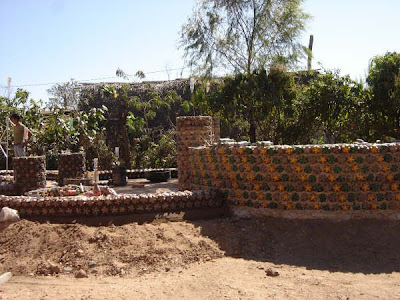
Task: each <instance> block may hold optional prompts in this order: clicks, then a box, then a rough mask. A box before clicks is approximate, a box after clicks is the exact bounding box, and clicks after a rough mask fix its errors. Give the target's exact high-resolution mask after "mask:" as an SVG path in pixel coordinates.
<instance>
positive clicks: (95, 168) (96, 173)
mask: <svg viewBox="0 0 400 300" xmlns="http://www.w3.org/2000/svg"><path fill="white" fill-rule="evenodd" d="M98 165H99V159H98V158H95V159H93V171H94V172H93V177H94V178H93V181H94V183H95V184H98V183H99V171H98Z"/></svg>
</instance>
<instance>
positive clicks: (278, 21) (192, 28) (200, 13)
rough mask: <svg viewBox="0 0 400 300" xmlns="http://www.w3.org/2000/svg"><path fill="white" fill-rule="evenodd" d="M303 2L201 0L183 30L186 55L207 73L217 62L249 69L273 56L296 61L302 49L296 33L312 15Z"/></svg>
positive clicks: (244, 70) (274, 59)
mask: <svg viewBox="0 0 400 300" xmlns="http://www.w3.org/2000/svg"><path fill="white" fill-rule="evenodd" d="M301 2H302V0H202V1H200V2H199V3H198V6H197V8H196V10H195V12H194V14H193V15H192V16H191V17H190V18H189V19H188V21H187V23H186V24H184V25H183V27H182V30H181V40H180V42H181V47H183V48H184V51H185V57H186V58H188V59H189V64H190V65H191V66H197V67H200V68H201V69H202V70H203V71H207V72H208V73H209V74H210V72H211V71H212V70H213V68H215V67H218V66H219V65H222V66H223V67H225V68H227V69H228V70H231V71H234V72H236V73H237V72H241V73H246V74H251V73H252V72H253V71H254V70H255V69H260V68H267V67H268V64H271V63H272V62H277V61H278V62H280V63H285V64H288V63H293V62H296V61H297V60H298V59H299V57H300V56H301V53H302V50H303V49H304V48H303V47H302V46H301V45H300V44H299V43H298V42H297V41H296V39H297V38H298V37H299V35H300V34H301V32H302V31H303V30H304V27H305V22H306V21H307V20H308V19H309V18H310V17H309V15H308V14H306V13H304V12H303V10H302V8H301V6H300V5H301Z"/></svg>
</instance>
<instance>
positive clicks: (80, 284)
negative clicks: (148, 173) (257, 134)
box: [0, 258, 400, 300]
mask: <svg viewBox="0 0 400 300" xmlns="http://www.w3.org/2000/svg"><path fill="white" fill-rule="evenodd" d="M270 267H272V268H274V269H275V270H277V271H278V272H279V273H280V275H279V276H278V277H267V276H266V275H265V269H266V268H270ZM262 268H263V269H262ZM2 289H3V291H2V293H1V294H0V295H2V297H3V298H2V299H19V300H21V299H43V300H45V299H99V300H100V299H110V300H111V299H113V300H114V299H115V300H116V299H160V300H166V299H243V300H244V299H249V300H250V299H306V298H309V299H400V273H392V274H379V275H372V274H368V275H364V274H361V273H356V274H354V273H341V272H335V273H330V272H329V271H320V270H306V269H305V268H301V267H293V266H287V265H273V264H271V263H260V262H255V261H247V260H243V259H235V258H221V259H217V260H215V261H210V262H206V263H199V264H196V265H193V266H191V267H189V268H187V269H176V270H171V271H169V272H160V273H152V274H146V275H143V276H140V277H138V278H119V277H105V278H87V279H75V278H71V277H68V276H65V275H63V276H60V277H43V278H29V277H13V279H12V280H11V281H10V282H9V283H8V284H7V285H5V286H4V287H3V288H2Z"/></svg>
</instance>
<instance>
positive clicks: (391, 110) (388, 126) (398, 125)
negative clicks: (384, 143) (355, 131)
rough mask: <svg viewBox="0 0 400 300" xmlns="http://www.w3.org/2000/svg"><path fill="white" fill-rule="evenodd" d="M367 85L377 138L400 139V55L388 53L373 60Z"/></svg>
mask: <svg viewBox="0 0 400 300" xmlns="http://www.w3.org/2000/svg"><path fill="white" fill-rule="evenodd" d="M367 83H368V85H369V87H370V90H371V93H372V97H371V101H370V103H369V108H370V112H371V114H372V118H373V123H372V124H373V127H374V130H375V137H376V138H382V137H384V136H391V137H393V138H397V139H398V138H400V53H396V52H393V53H391V52H388V53H386V54H385V55H382V56H376V57H374V58H373V59H372V60H371V63H370V65H369V72H368V77H367Z"/></svg>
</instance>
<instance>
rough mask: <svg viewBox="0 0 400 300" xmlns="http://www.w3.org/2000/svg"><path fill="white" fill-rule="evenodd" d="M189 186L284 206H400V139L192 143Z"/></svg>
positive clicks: (239, 202) (243, 202)
mask: <svg viewBox="0 0 400 300" xmlns="http://www.w3.org/2000/svg"><path fill="white" fill-rule="evenodd" d="M184 156H185V160H186V164H185V166H188V167H187V169H186V170H184V172H182V174H183V178H182V182H183V183H184V185H183V186H182V188H184V189H194V190H197V189H218V190H220V191H222V193H223V194H224V195H225V196H226V198H227V201H228V204H230V205H234V206H250V207H255V208H268V209H283V210H293V209H297V210H326V211H348V210H386V209H389V210H398V209H400V144H397V143H393V144H338V145H303V146H262V145H261V146H240V145H239V144H230V145H222V144H221V145H213V146H204V147H192V148H189V149H188V152H187V153H184Z"/></svg>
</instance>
